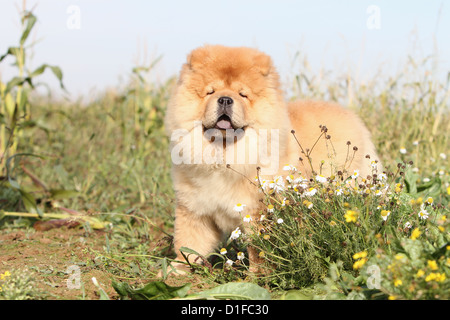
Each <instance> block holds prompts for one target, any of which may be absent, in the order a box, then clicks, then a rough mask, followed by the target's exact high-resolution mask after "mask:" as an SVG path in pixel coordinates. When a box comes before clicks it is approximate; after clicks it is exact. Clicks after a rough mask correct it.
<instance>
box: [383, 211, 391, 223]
mask: <svg viewBox="0 0 450 320" xmlns="http://www.w3.org/2000/svg"><path fill="white" fill-rule="evenodd" d="M390 214H391V211H389V210H381V217H382V218H383V220H384V221H386V220H387V218H388V217H389V215H390Z"/></svg>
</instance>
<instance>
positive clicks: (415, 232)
mask: <svg viewBox="0 0 450 320" xmlns="http://www.w3.org/2000/svg"><path fill="white" fill-rule="evenodd" d="M421 233H422V232H420V230H419V228H415V229H414V230H413V232H412V233H411V239H412V240H416V239H417V238H418V237H419V236H420V234H421Z"/></svg>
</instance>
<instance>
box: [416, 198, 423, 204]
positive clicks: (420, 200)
mask: <svg viewBox="0 0 450 320" xmlns="http://www.w3.org/2000/svg"><path fill="white" fill-rule="evenodd" d="M422 202H423V199H422V197H419V198H417V200H416V204H419V205H420V204H422Z"/></svg>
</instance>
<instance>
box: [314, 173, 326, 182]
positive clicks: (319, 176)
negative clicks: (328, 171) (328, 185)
mask: <svg viewBox="0 0 450 320" xmlns="http://www.w3.org/2000/svg"><path fill="white" fill-rule="evenodd" d="M316 181H317V182H320V183H325V182H327V178H325V177H324V176H323V175H321V174H318V175H317V176H316Z"/></svg>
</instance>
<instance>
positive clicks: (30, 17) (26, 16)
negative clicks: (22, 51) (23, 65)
mask: <svg viewBox="0 0 450 320" xmlns="http://www.w3.org/2000/svg"><path fill="white" fill-rule="evenodd" d="M24 20H26V21H27V25H26V27H25V30H24V31H23V33H22V37H21V38H20V44H21V45H23V44H24V43H25V41H26V40H27V38H28V36H29V35H30V32H31V29H33V26H34V24H35V23H36V17H35V16H34V15H33V14H32V13H31V12H26V13H25V14H24V17H23V20H22V21H24Z"/></svg>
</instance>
